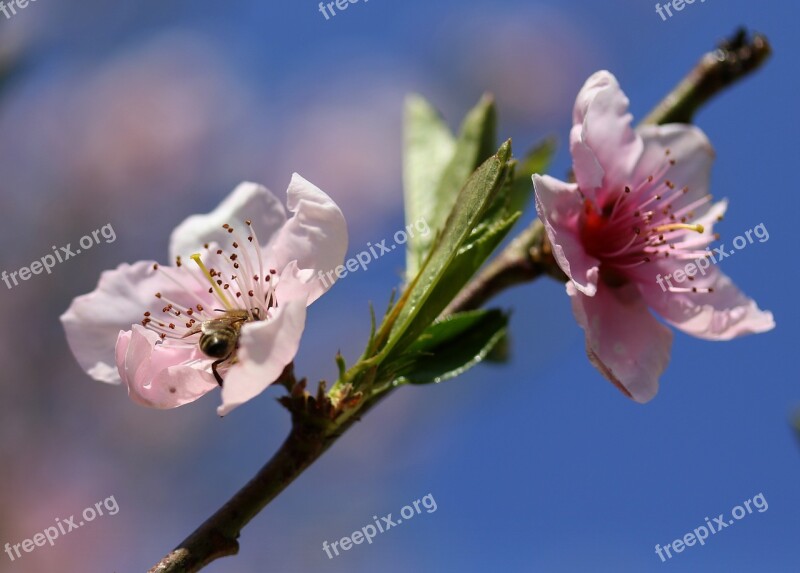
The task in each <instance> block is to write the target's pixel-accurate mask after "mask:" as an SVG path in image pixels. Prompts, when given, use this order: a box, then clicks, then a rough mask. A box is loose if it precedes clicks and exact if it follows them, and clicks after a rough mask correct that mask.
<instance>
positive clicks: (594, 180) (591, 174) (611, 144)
mask: <svg viewBox="0 0 800 573" xmlns="http://www.w3.org/2000/svg"><path fill="white" fill-rule="evenodd" d="M628 104H629V101H628V98H627V97H626V96H625V94H624V93H623V91H622V89H620V87H619V84H618V83H617V79H616V78H615V77H614V76H613V75H612V74H611V73H609V72H607V71H601V72H597V73H595V74H593V75H592V76H591V77H590V78H589V79H588V80H586V83H585V84H584V86H583V88H582V89H581V91H580V93H579V94H578V97H577V99H576V100H575V109H574V111H573V123H574V125H573V128H572V131H571V132H570V150H571V151H572V155H573V161H574V164H573V168H574V170H575V178H576V179H577V181H578V184H579V185H580V188H581V190H582V191H583V192H584V194H586V193H590V192H591V191H592V189H595V188H597V187H600V184H599V178H600V176H601V173H600V171H598V166H599V168H600V169H602V182H603V183H602V187H603V188H604V190H606V191H613V192H618V191H621V190H622V188H623V187H624V186H625V185H627V184H629V183H630V182H629V181H628V177H629V175H630V174H631V172H632V171H633V168H634V166H635V165H636V162H637V161H638V160H639V156H640V155H641V153H642V149H643V144H642V140H641V138H640V137H639V136H638V135H637V134H636V132H635V131H634V130H633V128H631V120H632V119H633V116H631V114H630V113H628ZM587 196H589V195H587ZM589 198H591V196H589ZM598 201H599V202H601V203H602V202H603V201H602V198H600V197H598Z"/></svg>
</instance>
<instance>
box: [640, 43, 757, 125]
mask: <svg viewBox="0 0 800 573" xmlns="http://www.w3.org/2000/svg"><path fill="white" fill-rule="evenodd" d="M770 54H772V48H771V47H770V44H769V41H767V38H766V37H764V36H762V35H761V34H755V35H754V36H753V37H752V38H751V37H750V36H749V35H748V34H747V31H746V30H745V29H743V28H742V29H740V30H738V31H737V32H736V33H735V34H734V35H733V36H732V37H731V38H729V39H727V40H725V41H724V42H722V43H720V45H719V47H718V48H717V49H716V50H714V51H713V52H709V53H707V54H706V55H704V56H703V57H702V58H701V59H700V61H699V62H698V63H697V65H696V66H695V68H694V69H693V70H692V71H691V72H689V74H688V75H687V76H686V77H685V78H684V79H683V80H682V81H681V82H680V83H679V84H678V85H677V86H675V88H674V89H673V90H672V91H671V92H670V93H669V95H668V96H667V97H665V98H664V99H663V100H661V103H659V104H658V105H657V106H656V108H655V109H654V110H653V111H652V112H650V115H648V116H647V117H646V118H645V119H644V120H642V123H643V124H653V125H662V124H665V123H691V122H692V118H693V117H694V114H695V112H696V111H697V110H698V109H700V107H702V106H703V104H705V103H706V102H707V101H709V100H710V99H711V98H713V97H714V96H715V95H717V94H718V93H720V92H721V91H723V90H725V89H726V88H729V87H731V86H732V85H733V84H735V83H736V82H738V81H739V80H741V79H743V78H745V77H747V76H748V75H750V74H751V73H752V72H754V71H756V70H757V69H758V68H760V67H761V64H763V63H764V62H765V61H766V60H767V59H768V58H769V56H770Z"/></svg>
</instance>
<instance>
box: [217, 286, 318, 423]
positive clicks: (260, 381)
mask: <svg viewBox="0 0 800 573" xmlns="http://www.w3.org/2000/svg"><path fill="white" fill-rule="evenodd" d="M278 304H279V307H278V309H277V310H276V312H275V313H274V314H273V315H272V316H271V317H270V318H269V319H268V320H264V321H259V322H251V323H248V324H246V325H244V326H243V327H242V332H241V336H240V337H239V350H238V352H237V358H238V362H237V363H236V364H234V365H233V366H232V367H231V368H230V369H229V370H228V371H227V373H226V374H225V377H224V378H225V383H224V384H223V386H222V405H221V406H219V407H218V408H217V413H218V414H219V415H220V416H225V415H227V414H228V413H230V412H231V411H232V410H233V409H234V408H236V407H237V406H240V405H241V404H244V403H245V402H247V401H248V400H250V399H252V398H254V397H255V396H258V395H259V394H260V393H261V392H263V391H264V390H265V389H266V388H267V387H268V386H269V385H270V384H272V383H273V382H274V381H275V380H277V379H278V377H279V376H280V375H281V373H282V372H283V369H284V368H285V367H286V366H287V365H288V364H289V363H290V362H291V361H292V360H294V357H295V354H297V349H298V348H299V346H300V338H301V336H302V334H303V329H304V328H305V321H306V303H305V302H304V301H303V300H290V301H288V302H285V303H284V302H280V301H279V303H278Z"/></svg>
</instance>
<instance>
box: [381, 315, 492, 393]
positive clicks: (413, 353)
mask: <svg viewBox="0 0 800 573" xmlns="http://www.w3.org/2000/svg"><path fill="white" fill-rule="evenodd" d="M507 327H508V316H507V315H506V314H505V313H503V312H501V311H499V310H475V311H469V312H462V313H459V314H454V315H452V316H450V317H447V318H445V319H442V320H439V321H437V322H435V323H434V324H432V325H430V326H429V327H428V328H427V329H426V330H425V332H424V333H423V334H422V336H421V337H420V338H419V340H417V342H415V343H414V344H413V345H411V346H410V347H409V349H408V351H407V353H406V354H407V355H408V357H409V358H408V359H407V360H408V361H407V362H405V363H404V365H403V367H402V369H401V371H400V372H399V373H398V378H397V380H396V383H408V384H430V383H438V382H443V381H445V380H448V379H450V378H454V377H456V376H458V375H460V374H463V373H464V372H466V371H467V370H469V369H470V368H472V367H473V366H474V365H475V364H477V363H478V362H480V361H482V360H483V359H484V358H485V357H486V355H487V354H488V353H489V352H491V351H492V349H493V348H494V347H495V345H496V344H497V343H498V341H500V340H501V339H503V338H504V335H505V333H506V329H507Z"/></svg>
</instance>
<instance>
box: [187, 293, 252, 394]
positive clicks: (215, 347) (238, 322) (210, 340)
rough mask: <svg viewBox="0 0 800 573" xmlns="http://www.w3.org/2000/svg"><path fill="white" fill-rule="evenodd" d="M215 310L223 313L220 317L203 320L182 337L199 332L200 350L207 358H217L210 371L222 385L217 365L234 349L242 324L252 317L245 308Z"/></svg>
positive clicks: (228, 356) (236, 345)
mask: <svg viewBox="0 0 800 573" xmlns="http://www.w3.org/2000/svg"><path fill="white" fill-rule="evenodd" d="M217 310H219V311H220V312H222V313H224V314H223V316H222V317H221V318H212V319H210V320H206V321H203V322H202V323H201V324H200V325H199V326H196V327H194V328H193V329H192V330H190V331H189V332H187V333H186V334H185V335H184V336H183V338H186V337H187V336H191V335H193V334H197V333H198V332H199V333H200V342H199V346H200V351H201V352H202V353H203V354H205V355H206V356H208V357H209V358H216V359H217V360H216V361H214V362H213V363H212V364H211V371H212V372H213V373H214V378H215V379H216V380H217V382H218V383H219V385H220V386H222V377H221V376H220V375H219V372H217V366H219V365H220V364H222V363H223V362H225V361H226V360H227V359H228V358H230V357H231V356H232V355H233V353H234V352H235V351H236V348H237V347H238V345H239V333H240V332H241V330H242V325H244V323H245V322H248V321H250V320H252V318H251V316H250V313H249V312H248V311H246V310H220V309H217Z"/></svg>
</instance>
